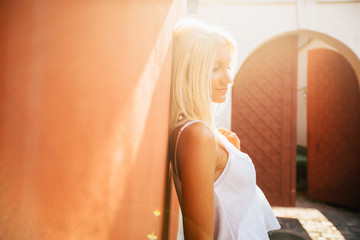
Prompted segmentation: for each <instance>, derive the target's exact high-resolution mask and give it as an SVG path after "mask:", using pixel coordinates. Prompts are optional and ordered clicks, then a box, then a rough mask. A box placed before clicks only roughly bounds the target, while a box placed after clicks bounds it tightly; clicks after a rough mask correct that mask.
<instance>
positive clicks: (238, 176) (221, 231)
mask: <svg viewBox="0 0 360 240" xmlns="http://www.w3.org/2000/svg"><path fill="white" fill-rule="evenodd" d="M195 122H201V121H189V122H187V123H186V124H184V126H183V127H182V128H181V129H180V131H179V133H178V136H177V140H176V143H175V151H174V152H175V158H174V164H175V166H176V150H177V143H178V141H179V137H180V135H181V132H182V131H183V130H184V129H185V128H186V127H187V126H189V125H190V124H192V123H195ZM202 123H204V124H205V125H206V126H207V127H208V128H209V129H210V130H211V131H212V132H213V133H214V134H215V136H216V137H217V138H218V139H219V140H220V141H221V143H222V144H223V145H224V147H225V148H226V150H227V151H228V153H229V158H228V161H227V164H226V166H225V169H224V170H223V172H222V173H221V175H220V176H219V177H218V179H217V180H216V181H215V183H214V208H215V225H214V239H217V240H240V239H241V240H264V239H269V237H268V233H267V232H268V231H271V230H276V229H279V228H280V225H279V222H278V221H277V219H276V217H275V215H274V213H273V211H272V209H271V207H270V205H269V203H268V201H267V199H266V197H265V196H264V194H263V192H262V191H261V189H260V188H259V187H258V186H257V185H256V174H255V168H254V165H253V163H252V161H251V159H250V157H249V156H248V155H247V154H245V153H243V152H241V151H239V150H238V149H237V148H235V147H234V145H232V144H231V143H230V142H229V141H228V140H227V138H226V137H225V136H224V135H222V134H221V133H220V132H219V131H218V130H217V129H215V130H212V129H211V128H210V127H209V126H208V125H207V124H206V123H205V122H202ZM173 180H174V184H175V188H176V191H177V195H178V199H179V202H180V204H181V202H182V201H181V199H182V192H181V180H180V179H179V177H178V174H177V170H176V169H175V167H173Z"/></svg>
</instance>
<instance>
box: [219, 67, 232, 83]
mask: <svg viewBox="0 0 360 240" xmlns="http://www.w3.org/2000/svg"><path fill="white" fill-rule="evenodd" d="M221 82H222V83H223V84H226V85H228V84H231V83H232V82H233V78H232V76H231V74H230V71H229V70H226V71H224V73H223V76H222V78H221Z"/></svg>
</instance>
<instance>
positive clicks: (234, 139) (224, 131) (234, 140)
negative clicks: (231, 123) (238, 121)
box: [218, 128, 240, 150]
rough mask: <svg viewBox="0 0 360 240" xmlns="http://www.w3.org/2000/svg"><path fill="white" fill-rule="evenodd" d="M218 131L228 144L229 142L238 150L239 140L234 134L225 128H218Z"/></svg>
mask: <svg viewBox="0 0 360 240" xmlns="http://www.w3.org/2000/svg"><path fill="white" fill-rule="evenodd" d="M218 131H219V132H220V133H221V134H222V135H224V136H225V137H226V138H227V139H228V140H229V142H231V143H232V144H233V145H234V146H235V147H236V148H237V149H239V150H240V139H239V138H238V136H237V135H236V133H234V132H232V131H230V130H227V129H225V128H219V129H218Z"/></svg>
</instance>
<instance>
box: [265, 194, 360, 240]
mask: <svg viewBox="0 0 360 240" xmlns="http://www.w3.org/2000/svg"><path fill="white" fill-rule="evenodd" d="M273 210H274V213H275V215H276V216H277V217H278V218H279V221H280V224H281V226H282V229H281V230H280V232H281V233H294V237H293V238H291V237H286V236H285V235H284V237H283V238H281V237H280V238H271V239H313V240H333V239H334V240H360V212H359V211H358V210H351V209H345V208H341V207H336V206H331V205H327V204H325V203H320V202H314V201H310V200H308V199H306V197H304V196H298V197H297V200H296V207H293V208H284V207H273ZM291 219H297V220H298V222H299V223H300V224H301V227H294V226H295V225H294V224H291V222H290V220H291ZM291 225H292V226H291ZM277 234H278V235H279V233H277ZM270 236H271V235H270ZM297 237H299V238H297Z"/></svg>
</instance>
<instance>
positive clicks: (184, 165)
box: [177, 122, 216, 175]
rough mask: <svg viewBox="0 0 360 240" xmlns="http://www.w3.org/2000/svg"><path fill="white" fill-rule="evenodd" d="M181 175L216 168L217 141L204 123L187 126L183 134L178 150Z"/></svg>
mask: <svg viewBox="0 0 360 240" xmlns="http://www.w3.org/2000/svg"><path fill="white" fill-rule="evenodd" d="M177 159H178V164H179V165H178V167H179V168H180V169H179V170H180V171H179V173H180V175H181V172H183V171H187V169H188V168H191V170H190V171H194V170H196V169H195V168H196V167H197V168H201V169H208V168H210V169H215V167H216V139H215V135H214V134H213V132H212V131H211V130H210V129H209V128H208V127H207V126H205V124H204V123H201V122H196V123H193V124H191V125H189V126H187V127H186V128H185V129H184V130H183V131H182V133H181V137H180V138H179V142H178V149H177Z"/></svg>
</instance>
